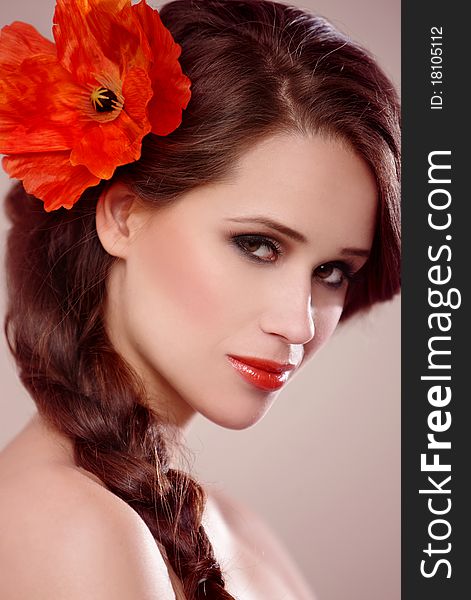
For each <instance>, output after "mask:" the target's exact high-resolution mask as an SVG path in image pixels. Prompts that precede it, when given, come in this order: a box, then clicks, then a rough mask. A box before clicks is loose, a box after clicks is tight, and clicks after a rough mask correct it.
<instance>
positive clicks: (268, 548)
mask: <svg viewBox="0 0 471 600" xmlns="http://www.w3.org/2000/svg"><path fill="white" fill-rule="evenodd" d="M207 494H208V499H209V500H210V501H212V502H213V503H214V505H215V506H216V507H217V509H218V510H219V512H220V513H221V515H222V516H223V518H224V521H225V522H226V524H227V526H228V528H229V529H230V530H231V532H232V533H233V535H234V536H235V537H236V538H237V539H238V541H239V542H240V543H241V544H242V545H243V546H244V547H245V548H246V549H247V551H248V552H249V553H250V554H252V555H256V556H259V557H263V559H264V563H265V564H266V566H267V568H268V569H269V570H270V571H271V572H273V573H276V574H277V576H279V577H280V578H281V579H282V581H283V585H285V586H286V588H287V589H289V590H290V592H291V594H293V596H292V597H296V598H300V599H303V600H314V594H313V592H312V590H311V589H310V588H309V585H308V584H307V582H306V580H305V579H304V577H303V575H302V573H301V571H300V570H299V568H298V567H297V566H296V564H295V562H294V560H293V559H292V558H291V556H290V554H289V552H288V550H287V549H286V547H285V546H284V544H283V543H282V541H281V540H280V539H279V538H278V536H277V535H276V534H275V532H274V531H273V529H272V528H271V527H270V526H269V525H268V523H267V522H266V521H265V520H264V519H263V517H262V516H261V515H259V514H258V513H257V512H256V511H255V510H253V509H252V508H250V507H249V506H248V505H247V504H245V503H244V502H242V501H240V500H238V499H236V498H234V497H232V496H230V495H229V494H227V493H226V492H223V491H222V490H220V489H215V488H211V489H210V491H208V490H207ZM290 597H291V596H290Z"/></svg>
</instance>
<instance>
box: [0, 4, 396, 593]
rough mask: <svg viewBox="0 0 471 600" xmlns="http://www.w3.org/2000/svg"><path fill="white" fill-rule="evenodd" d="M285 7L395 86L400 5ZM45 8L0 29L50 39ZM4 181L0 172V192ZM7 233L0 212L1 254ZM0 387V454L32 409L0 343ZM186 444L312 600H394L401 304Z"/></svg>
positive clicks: (16, 9) (3, 10)
mask: <svg viewBox="0 0 471 600" xmlns="http://www.w3.org/2000/svg"><path fill="white" fill-rule="evenodd" d="M293 3H294V4H298V5H300V6H303V7H306V8H309V9H311V10H313V11H317V12H318V13H320V14H323V15H324V16H326V17H328V18H330V19H331V20H332V21H334V23H336V24H337V26H338V27H339V28H340V29H343V30H344V31H346V32H347V33H349V34H351V36H352V37H353V38H355V39H357V40H358V41H360V42H362V43H363V44H364V45H365V46H367V47H368V48H369V49H370V50H371V51H372V52H373V53H374V54H375V55H376V56H377V58H378V60H379V61H380V63H381V64H382V65H383V67H384V68H385V70H386V72H387V73H388V74H389V75H390V76H391V77H392V79H393V81H395V83H396V84H397V85H398V86H399V83H400V81H399V78H400V2H399V0H312V1H309V0H305V1H304V2H299V1H298V2H296V1H294V2H293ZM53 6H54V2H53V0H15V2H11V1H6V0H1V3H0V26H3V25H5V24H7V23H10V22H11V21H13V20H23V21H27V22H30V23H32V24H34V25H35V26H36V27H37V28H38V29H39V30H40V31H41V33H43V34H44V35H48V36H49V35H50V24H51V22H52V14H53ZM8 185H9V183H8V179H7V177H6V176H5V175H4V174H3V172H1V173H0V195H3V193H4V191H5V190H6V189H7V187H8ZM5 230H6V223H5V220H4V219H3V215H1V216H0V252H1V253H2V257H3V247H4V239H5ZM3 280H4V275H3V272H2V275H1V283H2V286H3ZM2 286H0V292H1V293H2V296H1V298H0V310H1V312H2V315H3V306H4V304H3V289H2ZM0 382H1V395H0V447H1V446H3V445H4V444H5V443H6V442H7V440H9V439H10V438H11V437H12V436H13V435H14V434H15V432H16V431H18V429H19V428H21V426H22V425H23V423H24V422H25V421H26V419H27V418H28V416H29V415H31V414H32V413H33V410H34V408H33V404H32V402H31V400H30V399H29V398H28V396H27V395H26V392H24V391H23V389H22V388H21V387H20V385H19V383H18V382H17V378H16V375H15V371H14V367H13V364H12V360H11V359H10V357H9V356H8V355H7V351H6V344H5V341H4V339H3V337H2V341H1V342H0ZM189 445H190V447H191V448H192V450H193V451H194V454H195V470H196V472H197V473H198V474H199V476H200V478H201V479H202V480H203V481H206V482H213V483H216V484H217V485H220V486H221V487H224V488H225V489H226V490H228V491H229V492H230V493H232V494H233V495H234V496H236V497H238V498H239V499H241V500H243V501H246V502H247V503H248V504H250V505H251V506H252V507H253V508H255V509H256V510H258V511H259V512H260V513H261V514H262V515H263V516H264V517H265V519H266V520H267V521H268V522H269V523H270V524H271V525H272V526H273V527H274V528H275V530H276V531H277V533H278V534H279V536H280V537H281V538H282V539H283V540H284V542H285V543H286V545H287V547H288V548H289V550H290V551H291V553H292V555H293V556H294V558H295V560H296V561H297V563H298V564H299V566H300V567H301V569H302V570H303V572H304V574H305V576H306V578H307V579H308V581H309V582H310V583H311V585H312V587H313V589H314V590H315V592H316V594H317V597H318V599H319V600H345V599H347V598H348V600H398V599H399V598H400V302H399V299H396V300H394V301H393V302H390V303H388V304H386V305H383V306H381V307H379V308H378V309H375V310H374V311H372V312H371V313H370V314H369V315H367V316H366V317H364V318H362V319H361V320H357V321H356V322H355V323H354V324H352V325H347V326H346V327H345V328H344V329H343V330H339V331H338V332H337V333H336V335H335V336H334V339H333V340H332V341H331V342H330V344H329V345H328V346H327V347H326V348H325V349H323V350H322V351H321V352H320V353H319V354H318V355H317V356H316V357H315V358H314V360H313V361H312V362H311V364H310V365H309V366H308V367H306V369H305V370H304V372H301V373H299V374H298V375H297V376H296V377H295V378H294V380H293V382H292V383H291V384H290V385H289V386H288V387H287V388H286V389H285V390H284V391H283V392H282V393H281V394H280V397H279V398H278V400H277V402H276V404H275V406H274V407H273V408H272V410H271V411H270V413H269V414H268V415H267V416H266V417H265V418H264V419H263V420H262V422H260V423H259V424H257V425H256V426H255V427H252V428H251V429H249V430H246V431H227V430H223V429H221V428H219V427H217V426H216V425H213V424H212V423H209V422H208V421H206V420H204V419H203V418H201V417H198V419H197V420H195V422H194V424H193V426H192V430H191V432H190V435H189ZM267 600H268V599H267Z"/></svg>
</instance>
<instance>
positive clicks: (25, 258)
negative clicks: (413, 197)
mask: <svg viewBox="0 0 471 600" xmlns="http://www.w3.org/2000/svg"><path fill="white" fill-rule="evenodd" d="M160 15H161V18H162V21H163V22H164V24H165V25H166V26H167V27H168V28H169V29H170V31H171V33H172V34H173V36H174V38H175V40H176V41H177V42H178V43H179V44H180V45H181V46H182V55H181V64H182V68H183V72H184V73H185V74H187V75H188V76H189V77H190V79H191V81H192V98H191V101H190V104H189V106H188V108H187V109H186V111H184V114H183V122H182V124H181V126H180V127H179V128H178V129H177V130H176V131H174V132H173V133H172V134H171V135H169V136H166V137H157V136H154V135H152V134H150V135H148V136H147V137H146V138H145V139H144V142H143V148H142V156H141V158H140V160H138V161H137V162H135V163H133V164H130V165H126V166H124V167H121V168H119V169H117V171H116V172H115V175H114V176H113V181H116V180H118V179H122V180H124V181H126V182H127V183H128V184H129V185H130V186H131V187H132V189H133V190H134V191H135V192H136V193H137V194H138V195H139V196H140V197H141V198H142V199H143V201H144V202H145V203H146V204H148V205H149V206H156V207H158V206H162V205H165V204H166V203H169V202H171V201H172V200H174V199H176V198H178V197H179V196H181V195H182V194H185V192H187V191H189V190H191V189H193V188H195V187H197V186H199V185H202V184H205V183H208V182H214V181H221V180H223V179H224V178H225V177H226V176H227V174H228V173H229V170H230V166H231V165H233V164H234V163H235V161H236V160H237V158H238V157H240V156H241V154H242V153H243V152H244V151H245V150H247V149H248V148H249V147H250V146H252V145H253V144H255V143H256V142H258V141H260V140H262V139H263V138H266V137H267V136H270V135H273V134H276V133H280V132H298V133H323V134H328V135H335V136H339V137H341V138H342V139H345V140H347V141H348V142H349V143H350V144H351V146H352V147H353V148H354V149H355V150H356V152H357V153H358V154H359V155H360V156H362V157H363V158H364V160H365V161H366V162H367V163H368V165H370V167H371V169H372V172H373V173H374V175H375V177H376V181H377V186H378V197H379V206H380V210H379V215H378V221H377V227H376V234H375V237H374V242H373V249H372V253H371V257H370V258H369V260H368V261H367V263H366V265H365V267H364V269H363V274H364V277H363V278H362V279H360V280H359V281H358V282H356V283H355V284H354V285H353V286H352V287H351V288H350V289H349V291H348V295H347V300H346V304H345V309H344V313H343V315H342V319H343V320H345V319H347V318H349V317H350V316H352V315H353V314H355V313H356V312H358V311H360V310H364V309H366V308H367V307H369V306H371V305H372V304H373V303H375V302H379V301H383V300H387V299H389V298H391V297H392V296H393V295H394V294H395V293H396V292H397V291H398V289H399V180H400V179H399V178H400V175H399V165H400V162H399V160H400V156H399V114H400V113H399V105H398V100H397V95H396V93H395V91H394V88H393V85H392V84H391V82H390V81H389V80H388V78H387V77H386V76H385V74H384V73H383V72H382V71H381V69H380V68H379V67H378V66H377V64H376V63H375V61H374V60H373V59H372V57H371V56H370V55H369V54H368V53H367V52H366V51H365V50H363V49H362V48H361V47H359V46H358V45H357V44H356V43H354V42H352V41H351V40H350V39H349V38H348V37H346V36H345V35H343V34H341V33H340V32H339V31H337V30H336V29H335V28H334V27H333V26H332V25H331V24H329V22H327V21H326V20H325V19H323V18H321V17H318V16H313V15H311V14H309V13H307V12H305V11H303V10H301V9H299V8H295V7H291V6H286V5H283V4H280V3H276V2H269V1H266V0H175V1H173V2H169V3H168V4H166V5H165V6H163V7H162V8H161V10H160ZM105 185H107V182H101V183H100V184H99V185H98V186H96V187H93V188H90V189H88V190H87V191H86V192H85V193H84V194H83V196H82V197H81V198H80V200H79V201H78V202H77V204H76V205H75V206H74V207H73V209H72V210H70V211H68V210H65V209H63V208H61V209H60V210H57V211H53V212H50V213H46V212H45V211H44V210H43V207H42V204H41V202H40V201H38V200H37V199H36V198H34V197H32V196H29V195H28V194H26V193H25V192H24V190H23V188H22V186H21V184H17V185H15V186H14V187H13V188H12V190H11V191H10V193H9V195H8V196H7V199H6V213H7V215H8V217H9V219H10V220H11V228H10V230H9V233H8V240H7V255H6V270H7V287H8V307H7V314H6V319H5V332H6V336H7V340H8V344H9V347H10V350H11V352H12V354H13V356H14V358H15V360H16V362H17V365H18V370H19V376H20V378H21V381H22V382H23V384H24V386H25V387H26V388H27V389H28V391H29V392H30V394H31V395H32V397H33V399H34V401H35V402H36V404H37V407H38V411H39V412H40V414H41V415H42V416H43V417H44V418H45V419H46V420H47V421H48V422H49V423H50V424H51V425H52V426H53V427H55V428H56V429H57V430H59V431H60V432H62V433H63V434H65V435H67V436H68V437H69V438H70V439H71V440H72V441H73V444H74V449H75V461H76V463H77V465H79V466H81V467H83V468H84V469H86V470H87V471H89V472H91V473H93V474H95V475H96V476H98V477H99V478H100V480H101V481H103V483H104V484H105V485H106V486H107V488H108V489H109V490H111V491H112V492H113V493H114V494H116V495H117V496H119V497H120V498H122V499H123V500H124V501H125V502H127V503H128V504H129V505H130V506H131V507H132V508H134V509H135V510H136V511H137V512H138V513H139V514H140V515H141V517H142V518H143V519H144V521H145V522H146V524H147V525H148V527H149V529H150V531H151V532H152V534H153V536H154V538H155V539H156V541H157V542H158V544H159V546H160V547H161V548H163V549H164V551H165V553H166V555H167V557H168V560H169V562H170V564H171V566H172V568H173V569H174V571H175V572H176V573H177V575H178V577H179V578H180V579H181V581H182V583H183V588H184V591H185V595H186V597H187V598H188V599H191V600H192V599H197V598H200V597H203V596H207V597H209V598H215V599H223V598H232V596H231V595H230V594H229V593H228V592H227V591H226V590H225V589H224V578H223V576H222V574H221V569H220V566H219V565H218V563H217V561H216V560H215V557H214V555H213V551H212V547H211V543H210V542H209V539H208V537H207V536H206V533H205V531H204V528H203V526H202V524H201V517H202V512H203V508H204V502H205V495H204V492H203V490H202V487H201V486H200V485H199V484H198V483H197V482H196V481H194V480H193V479H192V478H191V477H190V476H189V475H188V474H187V473H186V472H184V471H183V470H178V469H174V468H170V466H169V458H168V448H169V441H168V436H167V428H166V426H165V423H163V422H162V420H161V419H159V415H158V414H156V413H155V412H154V411H153V410H151V408H149V406H148V403H147V402H146V390H145V388H144V386H143V383H142V381H141V380H140V379H139V377H138V376H137V374H136V373H135V372H134V371H133V370H132V369H131V367H130V366H129V365H128V364H127V363H126V361H125V360H124V359H123V358H122V357H121V356H120V355H119V354H118V353H117V352H116V351H115V350H114V349H113V347H112V344H111V343H110V340H109V338H108V336H107V333H106V330H105V327H104V314H103V307H104V300H105V297H106V280H107V274H108V272H109V269H110V267H111V265H112V264H113V261H114V260H117V259H115V258H114V257H112V256H110V255H109V254H107V252H106V251H105V250H104V249H103V247H102V245H101V243H100V241H99V239H98V236H97V233H96V227H95V206H96V202H97V199H98V197H99V196H100V194H101V192H102V191H103V189H104V186H105Z"/></svg>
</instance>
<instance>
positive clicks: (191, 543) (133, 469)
mask: <svg viewBox="0 0 471 600" xmlns="http://www.w3.org/2000/svg"><path fill="white" fill-rule="evenodd" d="M96 194H97V191H94V192H93V194H89V196H90V198H88V201H89V202H91V207H93V205H94V204H95V203H96V197H93V198H92V197H91V196H96ZM6 208H7V213H8V216H9V218H10V220H11V221H12V222H13V227H12V228H11V230H10V232H9V239H8V247H7V271H8V275H9V277H8V288H9V297H10V303H9V307H8V312H7V315H6V319H5V332H6V334H7V340H8V344H9V347H10V350H11V351H12V353H13V355H14V357H15V360H16V362H17V364H18V365H19V371H20V379H21V381H22V383H23V385H24V386H25V387H26V389H27V390H28V391H29V392H30V394H31V396H32V397H33V399H34V401H35V403H36V405H37V407H38V410H39V412H40V414H41V415H42V416H43V418H45V419H46V421H47V422H48V423H50V424H51V425H52V426H53V427H54V428H55V429H57V430H58V431H60V432H61V433H63V434H65V435H67V436H68V437H69V439H71V441H72V442H73V448H74V459H75V463H76V464H77V466H79V467H82V468H84V469H85V470H86V471H88V472H90V473H92V474H94V475H96V476H97V477H98V478H99V479H100V480H101V481H102V482H103V484H104V485H105V486H106V487H107V489H109V490H110V491H111V492H112V493H113V494H115V495H116V496H118V497H119V498H121V499H122V500H124V502H126V503H127V504H129V506H131V507H132V508H133V509H134V510H135V511H136V512H137V513H138V514H139V515H140V516H141V518H142V519H143V520H144V522H145V523H146V525H147V526H148V528H149V530H150V531H151V533H152V535H153V537H154V539H155V540H156V542H157V544H158V545H159V547H161V548H163V549H164V551H165V555H166V558H167V559H168V561H169V563H170V565H171V566H172V568H173V570H174V571H175V573H176V574H177V576H178V577H179V579H180V580H181V582H182V585H183V590H184V593H185V597H186V598H187V599H191V600H193V599H195V600H197V599H199V598H204V597H207V598H215V599H230V598H232V596H231V595H230V594H228V593H227V592H226V591H225V590H224V578H223V576H222V573H221V568H220V566H219V564H218V563H217V561H216V559H215V557H214V553H213V549H212V546H211V543H210V541H209V539H208V537H207V535H206V532H205V530H204V527H203V525H202V524H201V521H202V516H203V510H204V505H205V500H206V497H205V493H204V491H203V489H202V487H201V486H200V485H199V484H198V483H197V482H196V481H194V480H193V479H192V478H191V477H190V476H189V475H187V474H186V473H185V472H184V471H182V470H178V469H173V468H170V462H169V453H168V448H167V445H168V438H169V435H168V433H169V432H168V429H169V428H167V427H166V426H165V425H164V424H163V421H162V419H160V418H159V416H158V415H157V414H156V412H155V411H153V410H152V409H151V408H149V407H148V405H147V404H148V403H147V402H146V393H145V389H144V387H143V384H142V382H141V381H140V379H139V378H138V377H137V375H136V374H135V373H134V372H133V371H132V369H131V368H130V367H129V365H128V364H127V363H126V362H125V361H124V360H123V359H122V357H121V356H120V355H119V354H118V353H117V352H116V351H115V350H114V349H113V347H112V345H111V342H110V340H109V338H108V336H107V334H106V331H105V328H104V326H103V314H102V313H103V302H98V303H97V297H98V298H100V299H101V300H102V299H103V298H104V296H105V289H104V286H105V280H106V277H105V275H106V269H107V268H108V267H109V265H110V259H111V257H109V255H107V254H106V252H104V250H103V249H101V251H100V243H99V240H98V237H97V235H96V232H95V233H93V227H94V219H93V218H92V217H93V216H94V213H93V210H92V209H91V208H90V206H88V208H87V199H85V202H83V203H82V205H81V207H80V208H77V210H76V211H75V214H74V213H72V212H70V213H69V214H67V215H66V221H67V223H64V222H62V223H61V222H60V220H59V219H58V217H57V215H56V214H54V213H49V214H47V213H44V212H43V211H42V209H40V208H39V207H38V205H37V200H35V199H34V198H33V197H31V196H27V195H26V194H25V193H24V191H23V189H22V187H21V186H20V185H18V186H16V187H15V188H13V189H12V191H11V192H10V194H9V195H8V197H7V204H6ZM38 208H39V210H38ZM87 215H88V217H87ZM56 221H57V222H56ZM84 240H86V242H85V241H84ZM33 248H35V249H36V251H35V252H33V251H32V249H33ZM41 249H42V250H43V251H42V252H41V251H38V250H41ZM98 253H101V262H100V261H99V260H96V259H95V264H94V265H93V267H95V268H91V269H90V264H91V262H93V260H92V259H93V257H94V256H95V257H96V256H97V254H98ZM25 269H28V271H27V276H26V273H25ZM86 272H88V273H90V272H91V273H94V275H93V279H92V281H91V282H89V283H88V284H87V285H84V284H83V283H84V281H83V280H84V278H85V277H86ZM65 273H67V276H66V277H65V276H64V275H65ZM89 279H90V277H89ZM26 281H27V282H28V285H26V284H25V282H26ZM12 299H13V301H12Z"/></svg>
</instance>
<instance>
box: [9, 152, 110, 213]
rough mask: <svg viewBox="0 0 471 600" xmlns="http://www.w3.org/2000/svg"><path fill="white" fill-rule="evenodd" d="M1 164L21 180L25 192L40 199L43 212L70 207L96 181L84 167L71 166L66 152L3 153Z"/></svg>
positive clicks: (11, 175)
mask: <svg viewBox="0 0 471 600" xmlns="http://www.w3.org/2000/svg"><path fill="white" fill-rule="evenodd" d="M3 168H4V169H5V171H6V172H7V173H8V174H9V175H10V177H15V178H16V179H21V180H22V181H23V186H24V188H25V190H26V191H27V192H28V194H33V195H34V196H36V197H37V198H41V200H43V201H44V209H45V210H46V212H50V211H52V210H56V209H57V208H60V207H61V206H63V207H64V208H67V209H69V208H72V206H73V205H74V204H75V203H76V202H77V200H78V199H79V198H80V196H81V195H82V193H83V192H84V191H85V190H86V189H87V188H88V187H91V186H94V185H97V184H98V183H100V179H99V178H98V177H95V176H94V175H92V174H91V173H90V171H88V169H87V168H86V167H83V166H72V165H71V164H70V160H69V153H67V152H50V153H46V152H45V153H42V154H24V155H22V156H5V157H4V158H3Z"/></svg>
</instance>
